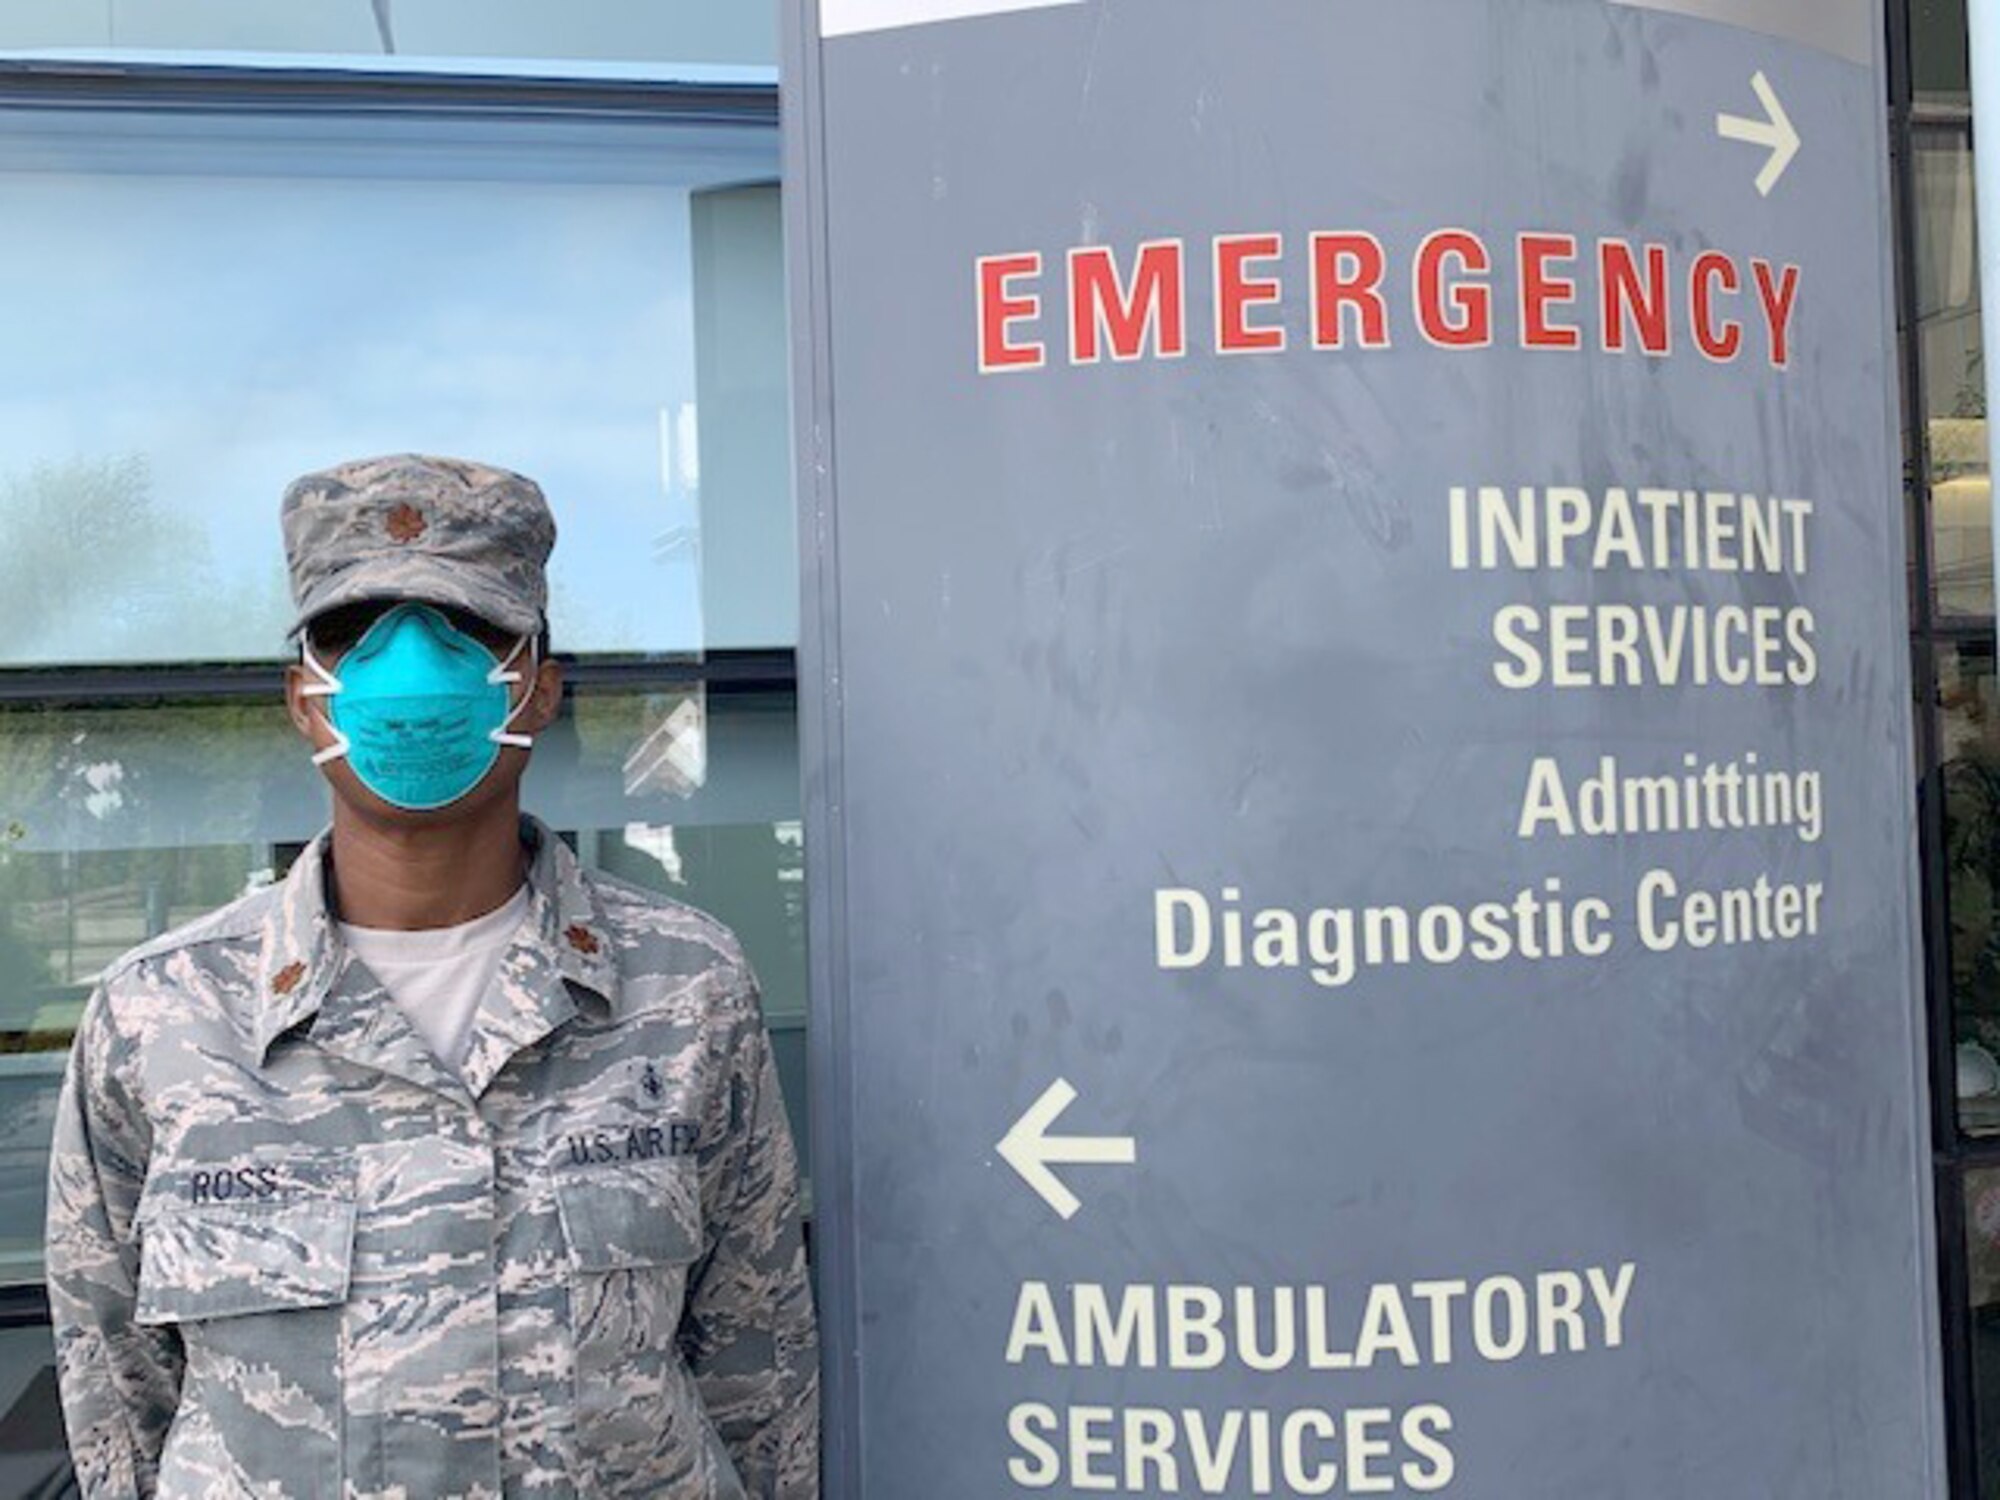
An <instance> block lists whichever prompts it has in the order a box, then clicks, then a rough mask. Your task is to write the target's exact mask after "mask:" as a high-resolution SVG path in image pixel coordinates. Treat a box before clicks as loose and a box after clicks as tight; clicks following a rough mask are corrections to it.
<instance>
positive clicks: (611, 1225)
mask: <svg viewBox="0 0 2000 1500" xmlns="http://www.w3.org/2000/svg"><path fill="white" fill-rule="evenodd" d="M696 1193H697V1190H696V1179H695V1174H694V1170H693V1164H692V1163H691V1162H674V1163H670V1164H667V1165H664V1166H655V1165H651V1164H649V1165H646V1166H631V1167H600V1168H595V1169H592V1170H590V1171H582V1172H565V1173H562V1174H559V1175H558V1177H557V1179H556V1201H557V1204H558V1205H559V1207H560V1209H561V1211H562V1224H563V1237H564V1238H565V1239H566V1240H567V1241H568V1242H569V1253H570V1261H571V1263H572V1264H573V1265H574V1266H575V1267H576V1269H577V1270H579V1271H622V1270H627V1269H629V1268H631V1267H633V1266H659V1265H680V1264H684V1263H686V1262H688V1261H691V1260H694V1259H696V1258H697V1257H698V1256H699V1255H700V1254H701V1229H700V1225H701V1210H700V1206H699V1204H698V1202H697V1201H696Z"/></svg>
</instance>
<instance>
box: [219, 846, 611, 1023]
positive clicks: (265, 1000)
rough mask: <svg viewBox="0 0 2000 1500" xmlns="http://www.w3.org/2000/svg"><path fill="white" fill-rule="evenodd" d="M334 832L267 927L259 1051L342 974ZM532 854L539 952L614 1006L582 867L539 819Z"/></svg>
mask: <svg viewBox="0 0 2000 1500" xmlns="http://www.w3.org/2000/svg"><path fill="white" fill-rule="evenodd" d="M328 838H329V834H328V833H326V832H322V833H321V834H320V835H319V836H318V837H317V838H315V839H314V840H313V841H312V842H311V843H310V844H307V845H306V847H305V849H304V850H303V852H301V853H300V855H299V857H298V859H297V860H296V861H295V862H294V863H293V865H292V869H291V873H290V874H289V875H287V876H286V877H285V882H284V885H283V887H282V888H281V889H280V891H279V893H278V899H277V901H276V903H275V904H274V905H273V906H272V908H271V912H270V915H269V916H268V917H266V918H265V922H264V951H263V958H262V961H261V964H260V966H259V969H258V974H257V989H258V1001H259V1004H258V1011H257V1016H258V1019H257V1052H258V1056H259V1057H260V1058H262V1057H264V1056H266V1055H268V1054H269V1052H270V1050H271V1043H273V1042H274V1041H276V1040H277V1039H278V1038H279V1037H280V1036H282V1035H284V1034H285V1033H286V1032H287V1031H289V1030H291V1029H292V1028H293V1027H294V1026H296V1025H298V1024H299V1022H301V1021H303V1020H305V1019H306V1018H307V1017H309V1016H312V1015H314V1014H316V1013H317V1012H318V1010H319V1008H320V1005H321V1003H322V1002H323V1001H324V1000H325V999H326V994H327V990H328V989H329V988H330V987H331V986H332V984H333V981H334V979H335V978H336V977H337V975H338V974H339V971H340V958H341V953H340V940H339V936H338V933H337V932H336V930H335V927H334V922H333V915H332V910H331V907H330V906H329V903H328V900H327V890H326V851H327V840H328ZM521 842H522V844H523V846H525V847H526V849H527V850H528V853H529V861H528V887H529V913H528V921H529V922H530V923H532V924H534V927H535V932H536V946H537V947H538V948H539V949H540V950H541V951H542V952H543V953H545V954H547V955H548V956H549V958H550V960H551V961H552V962H553V963H554V965H555V969H556V972H557V973H559V974H561V975H562V977H563V978H565V979H567V980H571V981H573V982H574V983H575V984H577V985H579V986H581V987H582V988H583V989H584V990H586V991H588V992H589V993H590V994H592V995H595V996H596V997H598V998H599V999H600V1000H602V1001H603V1002H604V1004H605V1005H606V1006H608V1007H613V1008H615V1006H616V1004H617V999H618V969H617V964H616V962H615V960H614V959H613V956H612V953H611V936H610V933H609V931H608V930H607V927H606V923H605V921H604V913H603V910H602V908H601V907H599V905H598V903H597V900H596V897H595V896H594V895H593V894H592V893H591V889H590V886H589V884H588V882H586V881H585V880H584V878H583V867H582V866H581V865H579V864H578V863H577V859H576V856H575V855H574V854H572V853H570V852H569V846H568V845H567V844H565V843H563V841H562V840H561V839H559V838H557V837H556V836H555V834H554V833H552V832H550V831H549V828H548V826H547V825H546V824H544V823H543V822H542V821H541V820H540V819H539V818H533V817H527V816H524V817H523V818H522V819H521Z"/></svg>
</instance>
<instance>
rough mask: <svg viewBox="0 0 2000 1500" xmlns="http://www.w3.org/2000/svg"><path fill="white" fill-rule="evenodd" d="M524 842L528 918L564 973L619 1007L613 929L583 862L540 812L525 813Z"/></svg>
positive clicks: (567, 977)
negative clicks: (537, 813)
mask: <svg viewBox="0 0 2000 1500" xmlns="http://www.w3.org/2000/svg"><path fill="white" fill-rule="evenodd" d="M521 843H522V844H523V845H524V846H525V847H526V848H527V850H528V855H529V859H528V890H529V902H530V905H529V910H528V921H529V922H530V923H531V924H533V925H534V928H535V932H536V937H537V940H538V942H539V944H540V946H541V949H542V951H543V952H544V953H547V954H550V955H552V956H553V958H554V961H555V966H556V970H557V972H558V973H560V974H561V975H562V976H563V978H565V979H567V980H569V981H571V982H572V983H574V984H576V985H579V986H581V987H582V988H583V989H584V990H586V991H588V992H589V993H590V994H592V995H594V996H596V997H597V998H599V999H601V1000H602V1001H603V1002H604V1003H605V1005H607V1006H609V1007H611V1008H613V1009H616V1007H617V1003H618V964H617V960H616V957H615V956H614V955H613V953H612V951H611V931H610V927H609V924H608V923H606V921H605V919H604V909H603V908H602V907H601V906H600V905H599V904H598V901H597V897H596V895H595V894H594V893H593V892H592V890H591V888H590V884H589V882H588V881H586V880H585V879H584V878H583V866H582V865H580V864H578V863H577V858H576V856H575V855H574V854H572V853H570V851H569V845H567V844H565V843H564V842H563V841H562V840H561V839H559V838H557V837H556V836H555V834H553V833H551V832H550V831H549V829H548V826H547V825H546V824H544V823H543V822H542V821H541V820H540V819H539V818H532V817H527V816H523V817H522V819H521Z"/></svg>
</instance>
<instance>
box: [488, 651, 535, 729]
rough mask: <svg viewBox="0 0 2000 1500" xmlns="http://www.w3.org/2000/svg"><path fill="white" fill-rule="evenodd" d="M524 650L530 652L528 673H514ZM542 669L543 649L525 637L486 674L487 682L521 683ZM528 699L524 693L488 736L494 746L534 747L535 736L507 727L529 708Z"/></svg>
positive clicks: (510, 706)
mask: <svg viewBox="0 0 2000 1500" xmlns="http://www.w3.org/2000/svg"><path fill="white" fill-rule="evenodd" d="M524 648H525V649H526V650H527V652H528V671H527V672H526V673H522V672H516V671H513V670H512V667H513V665H514V661H515V659H516V658H517V657H519V656H520V654H521V652H522V650H523V649H524ZM540 667H541V647H540V646H539V645H538V644H536V643H535V641H534V639H533V638H532V637H530V636H525V635H524V636H522V637H521V638H520V639H519V640H518V641H516V642H514V649H513V650H512V651H509V652H508V653H507V656H506V659H505V660H504V661H499V662H496V663H494V666H493V670H492V671H490V672H488V673H487V674H486V680H487V681H488V682H500V683H515V682H521V681H524V680H525V679H526V677H527V676H528V675H529V674H532V673H534V672H536V671H538V670H539V669H540ZM528 697H529V695H528V694H526V693H523V694H522V695H521V701H520V702H519V703H515V704H511V705H509V707H508V709H507V717H506V718H504V719H502V720H501V721H500V724H499V727H498V728H496V729H495V730H493V732H492V733H491V734H489V735H487V738H488V739H490V740H492V741H493V743H494V744H496V745H513V746H515V747H516V748H518V749H522V750H529V749H532V748H533V747H534V743H535V737H534V736H533V735H531V734H515V733H513V732H512V731H511V730H509V729H508V727H507V726H508V725H510V724H512V723H513V722H514V716H515V715H516V714H518V713H519V712H520V711H521V710H522V709H524V708H526V707H527V706H528Z"/></svg>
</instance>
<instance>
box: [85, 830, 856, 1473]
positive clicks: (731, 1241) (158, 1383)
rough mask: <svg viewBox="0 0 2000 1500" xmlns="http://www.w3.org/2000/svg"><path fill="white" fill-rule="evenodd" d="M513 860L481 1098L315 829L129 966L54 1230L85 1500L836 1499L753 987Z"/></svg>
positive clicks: (97, 1057) (627, 899) (790, 1160)
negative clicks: (332, 867)
mask: <svg viewBox="0 0 2000 1500" xmlns="http://www.w3.org/2000/svg"><path fill="white" fill-rule="evenodd" d="M523 830H524V837H525V839H526V840H527V841H528V843H529V844H530V846H531V847H532V849H533V859H532V869H531V872H530V875H529V885H530V890H531V898H530V906H529V912H528V916H527V918H526V919H525V921H524V923H523V926H522V928H521V930H520V932H519V933H518V934H517V936H516V937H515V939H514V942H513V945H512V947H511V948H510V949H509V950H508V952H507V954H506V956H505V958H504V960H503V961H502V965H501V970H500V978H499V979H498V981H496V983H495V984H494V985H493V987H492V989H491V991H490V992H489V994H488V995H487V997H486V999H485V1000H484V1001H483V1002H482V1003H481V1008H480V1010H479V1012H478V1014H477V1017H476V1018H475V1020H474V1022H473V1029H472V1036H471V1043H470V1050H469V1052H468V1053H467V1056H466V1060H465V1062H464V1064H463V1067H462V1069H461V1070H460V1072H459V1073H458V1074H456V1075H455V1074H453V1073H452V1072H450V1071H449V1070H447V1069H446V1068H445V1067H444V1066H443V1065H442V1064H441V1063H439V1062H438V1061H436V1060H435V1059H434V1058H433V1057H432V1055H431V1054H430V1052H429V1051H428V1050H427V1049H426V1047H425V1046H424V1044H423V1042H422V1040H421V1039H420V1038H419V1036H418V1034H417V1032H416V1030H415V1029H414V1028H413V1027H412V1026H411V1024H410V1023H409V1021H408V1019H407V1017H405V1016H404V1014H403V1013H402V1011H401V1010H400V1009H399V1008H398V1007H397V1006H396V1004H395V1003H394V1002H393V1001H392V1000H391V999H390V998H389V996H388V995H387V994H386V993H385V992H384V991H383V989H382V988H381V986H380V984H379V983H378V982H377V981H376V980H375V979H374V978H373V977H372V976H371V975H370V974H369V973H368V971H367V969H366V968H365V967H363V965H362V964H361V963H360V962H359V961H358V960H356V959H354V958H352V957H350V956H348V955H347V954H346V953H345V952H344V950H343V948H342V946H341V943H340V938H339V929H338V926H337V924H336V923H335V922H334V921H333V920H332V918H331V917H330V915H329V913H328V908H327V899H326V889H325V870H326V865H325V836H324V835H322V836H321V838H320V840H318V841H317V842H315V843H314V844H313V845H312V846H310V847H309V848H308V849H307V850H306V852H305V853H304V854H303V855H302V856H301V857H300V859H299V861H298V863H297V865H296V867H295V868H294V869H293V870H292V872H291V874H290V876H289V877H288V878H287V879H286V880H285V881H284V882H283V883H282V884H280V885H278V886H275V887H272V888H270V889H268V890H263V891H258V892H256V893H254V894H252V895H250V896H247V897H245V898H244V899H242V900H240V901H237V902H235V903H234V904H232V905H230V906H228V907H225V908H224V909H223V910H221V911H219V912H217V913H215V914H214V915H212V916H210V917H207V918H205V919H203V920H202V921H200V922H198V923H196V924H194V925H192V926H190V927H187V928H184V929H182V930H181V931H178V932H175V933H172V934H169V935H168V936H166V937H163V938H160V939H158V940H157V941H155V942H152V943H150V944H148V945H146V946H144V947H142V948H140V949H138V950H136V951H135V952H133V953H131V954H129V955H127V956H126V957H125V958H123V959H122V960H120V961H119V962H118V963H116V964H114V965H113V966H112V967H111V968H110V969H109V970H108V971H107V972H106V974H105V977H104V979H103V981H102V983H101V984H100V985H99V987H98V989H97V991H96V993H95V994H94V995H93V996H92V997H91V1000H90V1002H89V1005H88V1006H87V1008H86V1010H85V1013H84V1017H83V1020H82V1022H81V1024H80V1027H79V1029H78V1032H77V1037H76V1041H75V1044H74V1046H73V1048H72V1050H71V1054H70V1064H69V1072H68V1076H67V1079H66V1081H65V1083H64V1087H63V1093H62V1100H61V1105H60V1111H59V1118H58V1124H57V1128H56V1140H55V1153H54V1158H53V1161H52V1163H51V1166H50V1192H49V1224H48V1277H49V1295H50V1302H51V1305H52V1308H53V1311H54V1321H55V1334H56V1346H57V1356H58V1360H57V1363H58V1372H59V1375H60V1379H61V1387H62V1398H63V1408H64V1415H65V1419H66V1421H67V1424H68V1428H69V1437H70V1445H71V1451H72V1454H73V1457H74V1460H75V1463H76V1469H77V1473H78V1476H79V1479H80V1481H81V1485H82V1490H83V1494H84V1495H85V1496H86V1497H90V1500H96V1497H100V1496H120V1497H123V1496H153V1495H158V1496H162V1497H169V1500H181V1497H194V1496H203V1497H206V1496H232V1497H233V1496H248V1495H255V1496H272V1497H283V1500H317V1497H335V1496H339V1497H391V1496H394V1497H399V1500H434V1497H443V1496H458V1495H465V1496H524V1497H525V1496H532V1497H553V1496H569V1495H589V1496H599V1495H602V1496H644V1497H647V1500H739V1497H746V1496H747V1497H756V1500H808V1497H811V1496H814V1495H816V1494H817V1492H818V1490H817V1483H818V1482H817V1477H816V1475H817V1457H818V1453H817V1449H818V1440H819V1432H818V1421H819V1417H818V1385H817V1365H816V1355H815V1334H814V1328H813V1313H812V1305H811V1294H810V1291H809V1289H808V1286H807V1282H806V1272H805V1261H804V1254H803V1250H802V1245H801V1236H800V1226H799V1217H798V1188H797V1168H796V1163H795V1158H794V1156H793V1149H792V1141H791V1137H790V1134H789V1132H788V1129H787V1127H786V1123H785V1115H784V1110H783V1108H782V1104H781V1101H780V1099H779V1096H778V1086H777V1080H776V1074H775V1072H774V1071H773V1067H772V1062H771V1053H770V1043H769V1039H768V1037H767V1036H766V1034H765V1031H764V1026H763V1021H762V1017H761V1015H760V1012H759V1009H758V1004H757V993H756V988H755V984H754V981H753V980H752V978H751V975H750V973H749V970H748V968H747V967H746V965H745V964H744V961H743V958H742V956H741V954H740V952H739V951H738V949H737V947H736V944H735V942H734V940H733V939H732V938H731V937H730V935H729V934H728V932H727V931H725V930H724V929H723V928H722V927H720V926H719V925H718V924H716V923H715V922H713V921H711V920H709V919H708V918H706V917H703V916H701V915H700V914H698V913H696V912H694V911H692V910H690V909H688V908H686V907H683V906H679V905H676V904H674V903H672V902H670V901H667V900H664V899H662V898H660V897H657V896H654V895H652V894H650V893H647V892H644V891H640V890H638V889H635V888H633V887H629V886H626V885H623V884H620V883H617V882H614V881H610V880H606V879H603V878H600V877H598V876H596V875H594V874H590V873H586V872H585V871H583V870H582V869H581V868H580V867H579V866H578V864H577V862H576V860H575V859H574V857H572V856H571V855H570V853H569V851H568V850H567V849H566V848H565V847H564V846H563V845H562V844H561V843H560V842H559V841H558V840H557V839H555V838H554V837H553V836H552V835H551V834H549V833H548V831H547V830H546V829H544V828H543V827H542V826H541V825H540V824H538V823H535V822H534V821H533V820H531V819H530V820H524V824H523Z"/></svg>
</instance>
